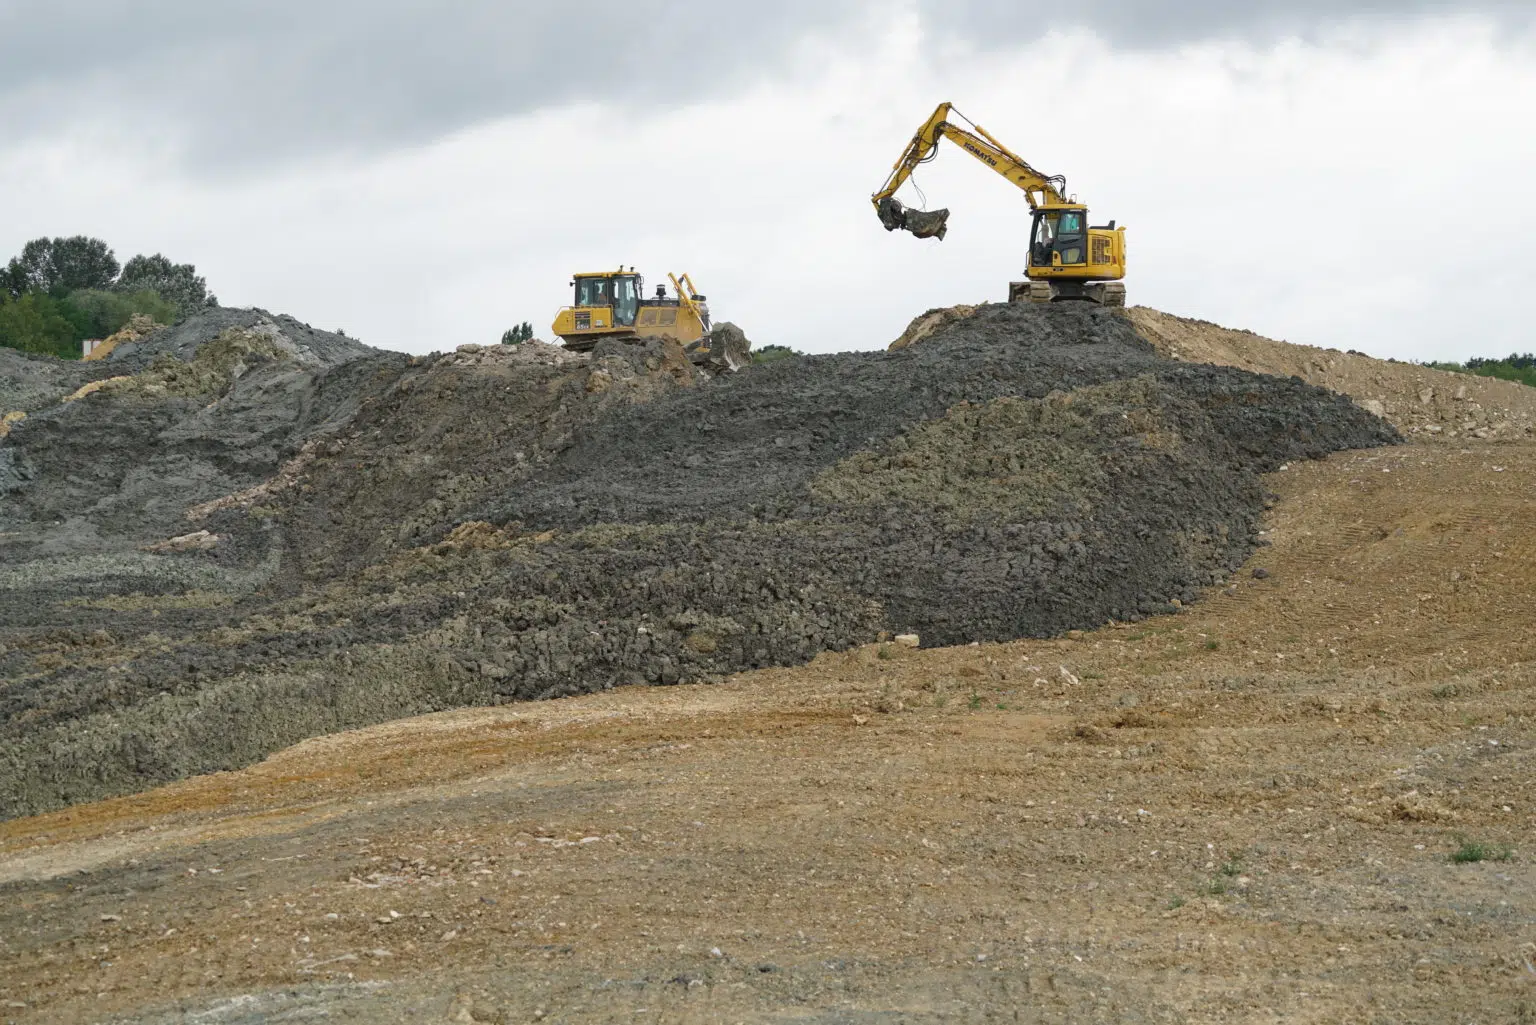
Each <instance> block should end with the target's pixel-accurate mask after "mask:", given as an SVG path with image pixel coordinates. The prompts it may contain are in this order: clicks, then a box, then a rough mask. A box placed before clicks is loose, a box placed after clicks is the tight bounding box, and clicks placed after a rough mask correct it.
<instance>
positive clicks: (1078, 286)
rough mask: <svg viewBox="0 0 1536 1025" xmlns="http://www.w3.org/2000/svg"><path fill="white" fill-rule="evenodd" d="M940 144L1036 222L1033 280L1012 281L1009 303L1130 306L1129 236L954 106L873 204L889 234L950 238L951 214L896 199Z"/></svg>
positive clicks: (936, 120) (943, 108) (929, 127)
mask: <svg viewBox="0 0 1536 1025" xmlns="http://www.w3.org/2000/svg"><path fill="white" fill-rule="evenodd" d="M941 139H949V140H950V141H951V142H953V143H955V144H956V145H957V146H959V147H960V148H961V149H963V150H965V151H966V152H967V153H969V154H970V155H971V156H973V157H975V158H976V159H977V160H979V161H981V162H982V163H983V164H986V165H987V166H988V167H990V168H991V169H992V170H994V171H996V172H997V173H998V174H1000V175H1002V176H1003V177H1004V178H1006V179H1008V180H1009V181H1010V182H1012V183H1013V184H1014V185H1015V186H1017V187H1018V188H1019V189H1021V190H1023V192H1024V198H1025V199H1026V200H1028V201H1029V207H1030V210H1032V211H1033V213H1034V220H1033V224H1032V225H1031V228H1030V244H1029V263H1028V266H1027V267H1026V268H1025V270H1024V277H1025V278H1026V279H1027V280H1024V281H1011V282H1009V284H1008V301H1009V302H1021V301H1029V302H1041V303H1045V302H1056V301H1059V300H1063V299H1085V300H1088V301H1090V302H1096V303H1100V304H1102V305H1104V306H1124V305H1125V285H1124V284H1123V283H1122V282H1121V280H1120V279H1121V278H1123V277H1125V229H1124V228H1122V227H1116V226H1115V222H1114V221H1110V222H1109V223H1108V224H1107V225H1102V226H1091V225H1089V223H1088V208H1087V207H1086V206H1084V205H1083V204H1081V203H1079V202H1077V199H1076V197H1073V196H1069V195H1068V194H1067V182H1066V179H1065V178H1063V177H1061V176H1060V175H1047V174H1042V173H1041V172H1039V171H1037V170H1035V169H1034V168H1033V167H1031V166H1030V165H1029V163H1028V162H1027V161H1025V160H1024V158H1023V157H1020V156H1018V155H1017V154H1015V153H1013V152H1012V151H1010V150H1009V149H1008V147H1006V146H1004V145H1003V144H1002V143H1001V142H998V141H997V140H996V139H995V138H993V137H992V136H991V134H989V133H988V132H987V130H986V129H984V128H982V127H981V126H980V125H978V124H976V123H975V122H974V121H971V120H970V119H969V118H967V117H966V116H965V115H963V114H961V113H960V112H959V111H957V110H955V109H954V105H953V104H950V103H941V104H939V106H938V108H937V109H935V110H934V112H933V114H932V116H930V117H929V118H928V120H927V121H925V122H924V123H923V125H922V127H921V128H919V129H918V130H917V134H916V135H914V136H913V137H912V141H911V142H910V143H908V144H907V148H906V150H904V151H903V152H902V155H901V158H900V159H899V160H897V161H896V165H895V166H894V167H893V168H892V169H891V173H890V176H889V177H888V178H886V180H885V184H884V185H883V186H881V188H880V190H879V191H878V192H876V193H875V194H874V195H873V196H871V197H870V198H871V199H872V200H873V202H874V204H875V213H877V214H878V215H879V217H880V223H881V224H882V225H884V226H885V230H886V231H896V230H897V229H901V230H903V231H908V232H911V233H912V234H913V235H916V236H917V237H918V238H939V239H942V238H943V237H944V233H945V232H946V231H947V230H948V222H949V211H948V210H947V209H944V210H932V211H925V210H911V209H908V208H907V207H905V206H903V205H902V203H901V201H900V200H898V199H897V198H896V195H895V193H896V190H897V189H899V188H901V186H902V185H903V184H905V183H906V181H907V179H908V178H910V177H911V176H912V172H913V171H915V170H916V169H917V165H918V164H922V163H926V162H928V161H929V160H932V159H933V158H934V156H935V155H936V154H937V152H938V147H939V140H941Z"/></svg>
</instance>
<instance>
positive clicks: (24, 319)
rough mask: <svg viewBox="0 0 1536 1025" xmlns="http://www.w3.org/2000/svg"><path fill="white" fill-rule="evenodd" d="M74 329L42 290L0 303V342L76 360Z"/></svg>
mask: <svg viewBox="0 0 1536 1025" xmlns="http://www.w3.org/2000/svg"><path fill="white" fill-rule="evenodd" d="M76 331H77V329H76V327H75V325H74V324H73V323H71V322H70V320H69V318H68V317H66V316H65V315H64V312H63V310H62V308H61V304H60V303H59V301H58V300H56V299H54V298H52V297H51V296H49V295H47V294H45V293H42V292H29V293H27V294H26V295H23V296H22V297H21V298H19V299H13V300H11V301H10V302H7V303H4V304H3V305H0V345H4V346H7V347H9V348H12V349H20V350H21V351H22V352H39V353H47V354H49V355H53V356H61V357H63V358H64V359H78V358H79V357H80V345H79V338H78V337H77V334H76Z"/></svg>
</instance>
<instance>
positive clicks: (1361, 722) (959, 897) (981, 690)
mask: <svg viewBox="0 0 1536 1025" xmlns="http://www.w3.org/2000/svg"><path fill="white" fill-rule="evenodd" d="M1266 481H1267V483H1268V486H1269V487H1270V488H1271V489H1272V490H1273V491H1274V492H1275V493H1276V494H1277V495H1278V496H1279V499H1278V501H1277V503H1276V504H1275V507H1274V508H1273V510H1272V511H1271V513H1270V519H1269V521H1268V533H1267V534H1266V539H1267V540H1269V541H1270V542H1271V546H1270V547H1266V548H1262V549H1260V551H1259V553H1258V555H1257V556H1256V557H1255V558H1254V559H1253V560H1252V561H1251V562H1250V563H1249V564H1248V566H1246V567H1245V568H1244V569H1243V570H1242V571H1241V573H1239V574H1238V575H1237V576H1235V577H1234V578H1233V579H1232V580H1231V581H1230V582H1229V584H1227V585H1224V586H1219V587H1217V588H1214V589H1213V590H1212V591H1211V592H1210V594H1209V596H1208V597H1207V598H1206V599H1205V600H1203V601H1201V602H1200V603H1198V604H1196V605H1195V606H1193V607H1191V608H1188V609H1185V610H1183V611H1182V612H1181V613H1180V614H1177V615H1173V616H1166V617H1161V618H1158V619H1153V620H1148V621H1146V622H1142V623H1138V624H1135V625H1134V626H1124V627H1111V628H1108V629H1105V630H1101V631H1097V632H1094V633H1090V634H1087V635H1084V636H1082V637H1080V638H1078V639H1062V640H1058V641H1047V642H1040V641H1034V642H1019V643H1012V644H1004V645H988V646H980V647H963V648H952V649H943V650H932V651H920V652H919V651H911V650H908V649H904V648H901V647H897V646H894V645H877V646H871V647H865V648H861V649H857V650H854V651H850V652H847V653H843V654H838V655H823V656H821V657H820V658H818V659H817V660H816V661H815V662H814V663H812V664H811V665H810V666H808V667H804V668H800V669H793V670H769V671H763V672H758V673H754V674H749V675H746V676H740V677H735V678H732V679H731V680H729V681H728V682H726V683H725V684H722V685H717V686H712V687H708V686H705V687H675V688H654V689H646V688H630V689H624V690H621V691H616V692H612V693H608V694H603V695H597V696H590V697H583V698H574V699H567V700H561V701H555V702H546V703H538V704H527V705H517V706H508V707H503V708H495V709H481V710H473V711H465V712H454V713H446V714H443V715H438V716H432V717H427V718H422V719H414V720H407V721H402V722H397V723H392V724H388V725H385V726H380V727H375V728H373V729H369V730H364V731H359V732H354V733H348V734H342V735H338V736H333V737H329V738H323V739H319V740H314V741H310V742H306V743H304V744H301V745H299V746H298V747H295V748H292V749H289V750H287V751H284V752H282V753H281V754H279V755H276V756H274V757H272V758H270V759H269V760H267V761H266V762H264V763H262V764H260V765H257V766H254V767H252V768H250V769H246V770H242V771H239V772H231V773H223V774H218V775H213V776H205V777H199V778H196V779H192V780H189V781H187V782H185V783H181V784H177V785H174V786H170V787H166V788H163V789H160V790H157V791H153V792H150V793H147V794H143V795H139V796H136V797H131V798H125V799H121V800H114V801H108V802H103V803H98V804H92V805H82V806H78V807H75V808H72V809H68V810H65V811H61V812H58V813H54V814H50V815H46V816H42V817H38V818H32V819H23V820H17V821H12V822H8V823H4V824H0V1021H16V1022H29V1023H30V1022H89V1021H124V1022H127V1021H132V1022H145V1023H148V1022H172V1021H198V1022H242V1023H244V1022H250V1023H255V1022H268V1021H310V1020H319V1019H322V1018H323V1020H326V1021H341V1022H353V1021H356V1022H362V1021H369V1022H373V1021H388V1022H395V1021H398V1022H475V1021H480V1022H524V1021H534V1020H541V1021H546V1022H557V1021H563V1022H578V1021H580V1022H589V1021H624V1022H716V1021H742V1022H787V1021H795V1022H829V1023H830V1022H930V1021H1008V1022H1013V1021H1023V1022H1062V1023H1065V1022H1186V1021H1187V1022H1217V1021H1221V1022H1234V1021H1237V1022H1281V1021H1284V1022H1342V1021H1352V1022H1373V1023H1374V1022H1381V1023H1387V1022H1393V1023H1397V1022H1465V1023H1472V1022H1488V1023H1492V1022H1511V1021H1526V1020H1533V1019H1536V873H1533V871H1532V861H1531V858H1532V854H1533V853H1536V843H1533V842H1532V841H1531V840H1530V839H1529V838H1530V837H1531V836H1532V835H1533V833H1532V828H1533V825H1536V756H1533V750H1536V747H1533V745H1536V724H1533V721H1532V712H1531V707H1532V706H1531V697H1532V688H1533V682H1536V673H1533V665H1536V663H1533V658H1536V600H1533V582H1536V517H1533V512H1536V484H1533V481H1536V445H1532V444H1530V443H1519V444H1508V445H1499V444H1484V445H1481V446H1479V447H1477V448H1476V449H1474V450H1462V449H1459V448H1456V447H1453V446H1443V445H1442V446H1434V447H1425V446H1406V447H1401V448H1396V449H1380V450H1373V451H1368V452H1352V453H1344V454H1341V455H1336V456H1333V457H1331V458H1330V459H1328V460H1327V461H1325V462H1321V463H1307V464H1298V465H1296V466H1294V467H1291V468H1289V469H1287V470H1285V471H1283V472H1280V473H1276V474H1272V475H1270V476H1269V477H1268V478H1266ZM1505 845H1509V848H1507V847H1506V846H1505ZM1510 848H1512V849H1510ZM1459 849H1460V850H1462V851H1463V852H1464V854H1465V855H1466V856H1468V857H1470V856H1472V855H1482V856H1483V860H1478V861H1471V862H1468V863H1454V862H1453V861H1452V860H1451V857H1450V856H1451V855H1452V853H1453V852H1456V851H1457V850H1459ZM1504 859H1507V860H1504Z"/></svg>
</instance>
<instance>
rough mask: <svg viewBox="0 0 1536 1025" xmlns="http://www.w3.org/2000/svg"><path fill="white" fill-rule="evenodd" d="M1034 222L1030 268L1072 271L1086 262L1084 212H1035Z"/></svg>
mask: <svg viewBox="0 0 1536 1025" xmlns="http://www.w3.org/2000/svg"><path fill="white" fill-rule="evenodd" d="M1034 220H1035V227H1034V232H1033V234H1032V236H1031V244H1030V247H1029V265H1030V266H1031V267H1075V266H1081V265H1082V264H1085V263H1087V262H1088V245H1087V223H1086V222H1087V220H1088V211H1087V210H1086V209H1083V208H1081V207H1078V208H1070V209H1059V208H1057V209H1051V208H1046V209H1041V210H1036V211H1035V218H1034Z"/></svg>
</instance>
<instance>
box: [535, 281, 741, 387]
mask: <svg viewBox="0 0 1536 1025" xmlns="http://www.w3.org/2000/svg"><path fill="white" fill-rule="evenodd" d="M667 280H669V281H670V282H671V283H672V293H673V294H672V295H670V296H669V295H668V294H667V286H666V285H657V286H656V294H655V295H653V296H647V295H646V294H645V279H644V278H643V277H641V276H640V275H639V274H636V273H635V269H634V268H633V267H631V268H629V269H628V270H625V269H624V267H623V266H622V265H620V267H619V268H618V269H617V270H611V271H594V272H592V273H587V274H576V275H573V277H572V280H571V287H572V288H573V289H575V296H574V299H575V301H574V302H573V303H572V304H571V305H570V306H567V307H565V308H563V309H562V310H561V311H560V312H559V313H558V314H557V315H556V316H555V322H554V324H553V326H552V327H551V330H552V331H553V332H554V333H555V334H556V335H558V336H559V337H560V339H561V340H562V341H563V342H564V343H565V347H566V348H567V349H574V350H576V351H577V352H588V351H590V350H591V349H592V348H593V347H594V346H596V345H597V343H598V342H600V341H602V340H603V339H605V338H619V339H625V338H673V339H676V340H677V341H679V342H681V343H682V345H683V349H684V351H685V352H687V354H688V358H689V359H690V360H692V361H693V362H694V363H697V364H700V365H703V366H706V367H709V368H711V369H714V370H739V369H740V368H741V367H743V366H745V365H747V364H748V363H750V362H751V361H752V356H751V351H750V350H751V346H750V345H749V344H748V343H747V340H746V337H745V336H744V335H743V334H742V333H741V331H740V330H738V329H737V328H735V327H734V326H733V325H730V324H720V325H718V326H713V325H711V324H710V320H709V305H708V303H707V301H706V300H705V297H704V296H702V295H700V294H699V290H698V289H697V288H696V287H695V286H694V284H693V279H692V278H690V277H689V276H688V275H687V274H683V275H682V276H681V277H679V276H678V275H676V274H668V275H667Z"/></svg>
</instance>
